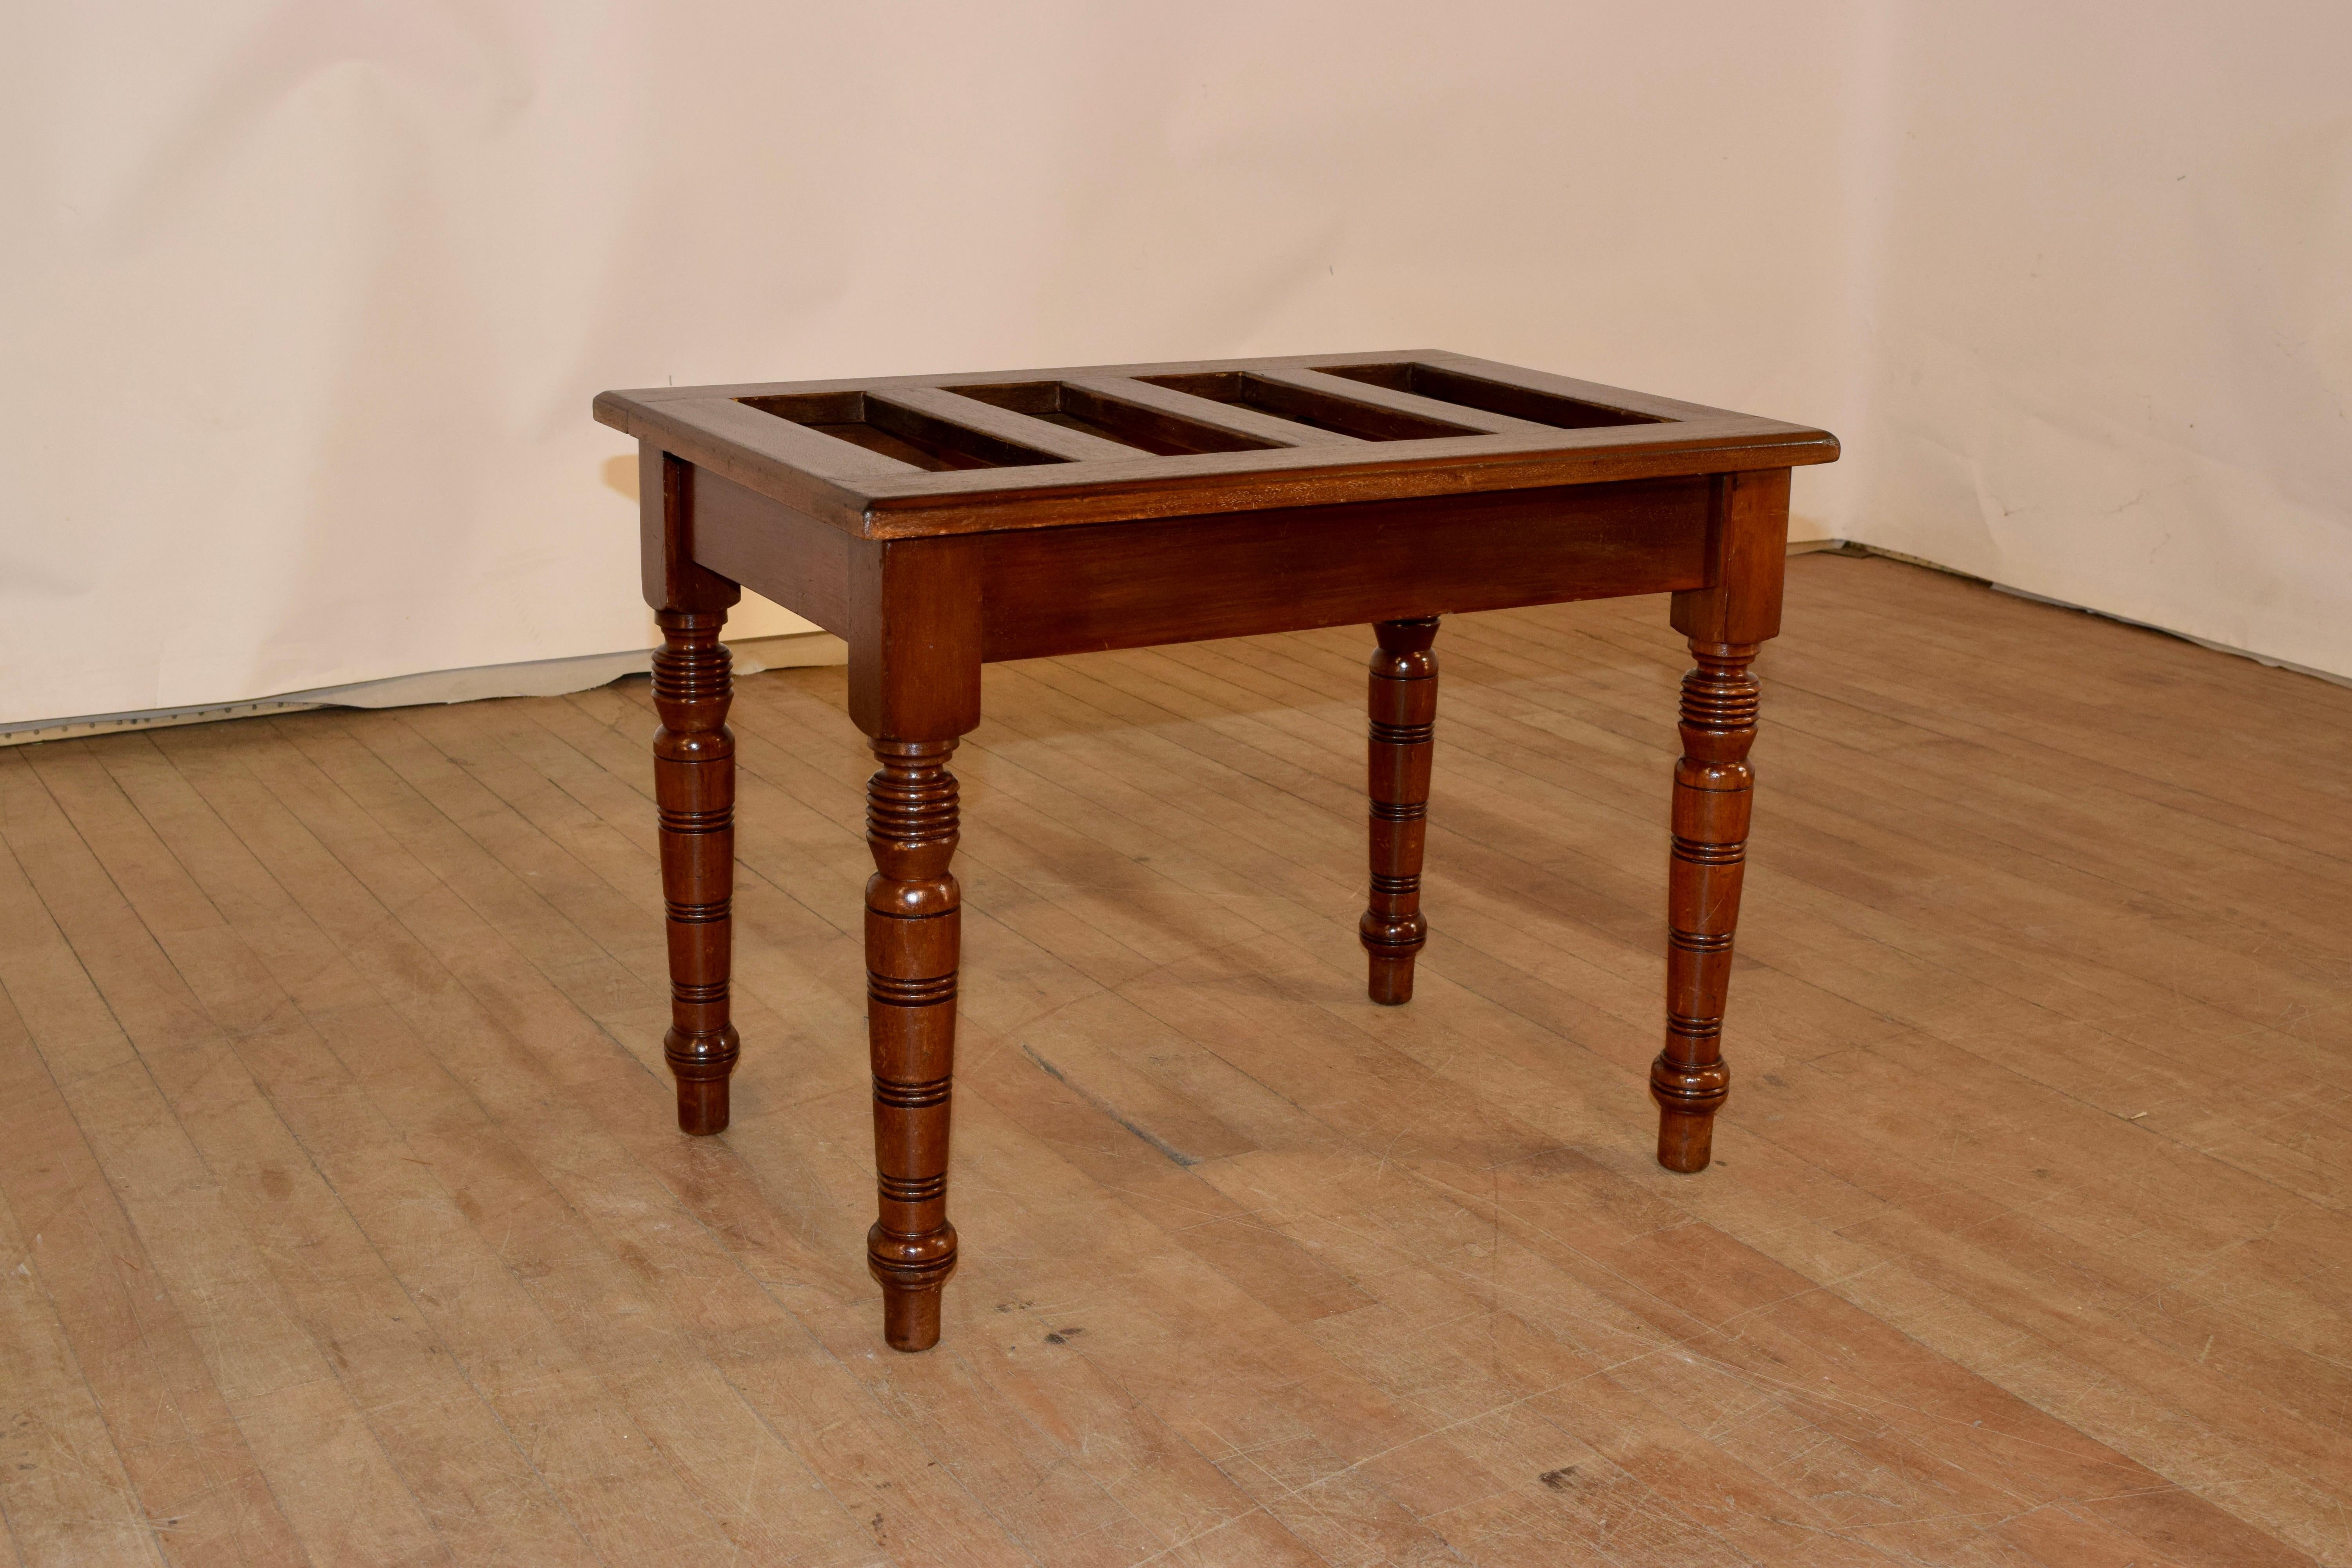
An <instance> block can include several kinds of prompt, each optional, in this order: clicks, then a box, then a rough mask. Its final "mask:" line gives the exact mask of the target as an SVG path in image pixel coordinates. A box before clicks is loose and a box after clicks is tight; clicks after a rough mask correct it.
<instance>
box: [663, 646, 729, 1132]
mask: <svg viewBox="0 0 2352 1568" xmlns="http://www.w3.org/2000/svg"><path fill="white" fill-rule="evenodd" d="M657 618H658V619H659V620H660V622H661V626H662V646H661V647H659V648H656V650H655V651H654V661H653V663H654V706H655V708H656V710H659V711H660V713H661V720H662V727H661V730H660V731H659V732H658V733H656V735H655V736H654V795H655V799H656V804H657V805H659V807H660V811H661V865H662V896H663V898H664V899H665V900H667V903H668V906H669V998H670V1027H669V1033H668V1034H667V1036H666V1037H664V1039H663V1041H662V1054H663V1055H664V1056H665V1057H666V1058H668V1061H669V1067H670V1071H671V1072H673V1073H675V1074H676V1075H677V1124H678V1127H679V1130H680V1131H686V1132H693V1133H711V1132H720V1131H725V1130H726V1127H727V1079H728V1075H730V1073H732V1072H733V1071H734V1070H735V1058H737V1057H738V1056H739V1055H740V1054H741V1050H742V1047H741V1043H740V1041H739V1040H738V1039H737V1038H736V1035H735V1028H734V1026H733V1025H731V1024H730V1023H729V1022H728V1019H727V1015H728V984H729V971H730V964H731V963H732V961H733V952H732V946H731V942H732V935H733V927H732V924H731V916H732V911H733V898H734V889H735V737H734V736H733V735H732V734H730V732H729V731H728V729H727V707H728V704H729V702H730V700H732V699H733V696H734V685H733V681H732V679H730V668H729V665H730V661H729V657H728V653H727V648H726V647H725V645H724V644H722V643H720V642H719V630H720V628H722V627H723V626H725V625H726V624H727V616H726V613H725V612H724V611H723V610H722V611H710V612H698V611H688V610H664V611H662V612H660V614H659V616H658V617H657Z"/></svg>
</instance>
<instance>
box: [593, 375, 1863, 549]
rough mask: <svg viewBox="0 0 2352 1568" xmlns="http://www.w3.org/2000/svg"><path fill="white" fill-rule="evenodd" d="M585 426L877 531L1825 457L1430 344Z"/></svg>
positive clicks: (670, 397) (684, 403)
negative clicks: (615, 432) (606, 428)
mask: <svg viewBox="0 0 2352 1568" xmlns="http://www.w3.org/2000/svg"><path fill="white" fill-rule="evenodd" d="M596 417H597V418H598V419H600V420H602V421H603V422H604V424H606V425H610V426H614V428H616V429H619V430H623V431H625V432H626V433H628V434H629V435H631V436H635V437H638V438H639V439H641V440H644V441H646V442H647V443H649V444H652V445H656V446H659V447H662V448H663V449H664V450H667V451H668V452H670V453H672V454H674V455H675V456H676V457H677V458H682V459H684V460H686V461H688V462H691V463H694V464H695V465H697V466H698V467H700V468H704V469H707V470H708V471H709V472H712V473H716V474H719V475H720V476H722V477H724V478H726V479H730V480H732V481H734V482H735V483H737V484H740V485H742V486H744V487H745V488H747V489H751V490H754V491H756V492H758V493H759V494H761V495H764V496H767V497H769V498H770V499H771V500H776V501H780V502H782V503H783V504H784V505H787V506H790V507H792V508H793V509H794V510H797V511H800V512H802V513H803V514H804V515H806V516H809V517H813V518H815V519H818V520H820V521H824V522H827V523H831V524H833V525H834V526H835V527H838V528H842V529H844V530H846V531H849V532H851V533H853V534H856V535H858V536H860V537H864V538H870V539H893V538H914V537H921V536H925V535H932V534H943V533H960V532H975V531H990V530H997V529H1009V528H1030V527H1040V526H1052V525H1056V524H1073V523H1086V522H1108V521H1123V520H1127V519H1133V518H1144V517H1166V516H1175V515H1183V514H1206V513H1215V512H1229V511H1244V510H1264V509H1272V508H1280V507H1296V506H1313V505H1321V504H1327V503H1333V502H1340V501H1361V500H1399V499H1404V498H1409V497H1425V496H1443V495H1452V494H1463V493H1468V492H1479V491H1492V490H1509V489H1534V488H1538V487H1542V486H1550V485H1565V484H1585V483H1592V482H1597V481H1604V480H1612V479H1643V478H1654V477H1662V476H1667V475H1686V474H1719V473H1730V472H1739V471H1745V470H1753V469H1759V468H1790V467H1794V466H1798V465H1802V464H1808V463H1821V462H1829V461H1832V460H1833V459H1834V458H1836V456H1837V442H1836V439H1835V438H1834V437H1832V436H1830V435H1829V434H1828V433H1827V432H1825V431H1822V430H1817V429H1813V428H1811V427H1810V426H1801V425H1790V424H1784V423H1782V422H1780V421H1779V420H1773V419H1762V418H1758V417H1755V416H1750V415H1745V414H1736V413H1732V412H1729V411H1727V410H1725V409H1720V408H1707V407H1704V406H1701V405H1697V404H1694V403H1684V402H1680V401H1677V400H1675V399H1673V398H1667V397H1659V396H1656V395H1652V394H1648V393H1641V392H1632V391H1628V390H1625V389H1623V388H1622V387H1613V386H1602V385H1600V384H1595V383H1592V382H1585V381H1578V380H1575V379H1573V378H1571V377H1568V376H1563V375H1553V374H1548V373H1546V372H1543V371H1537V370H1528V369H1523V368H1521V367H1519V366H1516V365H1509V364H1502V363H1496V362H1495V361H1492V360H1484V359H1477V358H1474V357H1472V356H1470V355H1468V354H1459V353H1445V352H1442V351H1437V350H1410V351H1391V352H1386V353H1353V354H1305V355H1292V356H1277V357H1273V358H1261V359H1236V360H1195V361H1182V362H1174V363H1161V364H1124V365H1096V366H1088V367H1084V368H1077V369H1052V370H1030V371H993V372H981V373H971V374H956V375H921V376H891V377H882V378H877V379H866V380H856V381H814V382H781V383H758V384H741V385H731V386H693V387H656V388H651V389H646V390H642V391H634V392H608V393H605V394H604V395H602V396H600V397H599V398H597V399H596Z"/></svg>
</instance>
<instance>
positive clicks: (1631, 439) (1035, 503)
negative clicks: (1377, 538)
mask: <svg viewBox="0 0 2352 1568" xmlns="http://www.w3.org/2000/svg"><path fill="white" fill-rule="evenodd" d="M1336 450H1339V448H1335V447H1290V448H1286V449H1276V450H1264V451H1255V452H1219V453H1213V454H1206V455H1200V456H1185V457H1175V458H1137V459H1135V460H1134V461H1132V462H1129V463H1124V464H1120V465H1118V466H1117V467H1116V468H1113V467H1112V466H1110V465H1108V464H1104V465H1093V464H1089V465H1088V466H1087V468H1086V469H1085V470H1083V471H1081V472H1078V473H1072V472H1071V471H1069V470H1068V469H1066V468H1055V466H1053V465H1040V466H1038V467H1035V468H968V469H965V470H962V471H961V472H958V473H942V474H923V475H919V476H912V475H910V476H908V477H906V478H904V479H875V480H871V481H868V482H866V487H865V500H866V510H865V513H864V514H863V516H862V518H861V519H860V521H859V522H858V524H857V526H858V527H859V529H860V530H861V531H863V532H864V533H865V534H866V537H868V538H875V539H897V538H919V537H922V536H924V535H929V534H940V533H969V532H982V531H989V530H992V529H1020V528H1057V527H1066V526H1068V525H1070V524H1073V523H1080V522H1115V521H1121V520H1124V519H1129V518H1144V517H1182V516H1192V515H1200V514H1205V513H1210V512H1223V511H1249V510H1264V509H1270V508H1275V507H1286V506H1324V505H1330V504H1335V503H1337V502H1340V501H1355V500H1398V499H1403V498H1409V497H1415V496H1430V495H1460V494H1465V493H1468V492H1472V491H1477V490H1503V489H1536V488H1538V487H1541V486H1546V485H1563V484H1600V483H1606V482H1608V481H1611V480H1616V479H1653V478H1668V477H1675V476H1680V475H1685V474H1708V473H1728V472H1737V471H1740V470H1745V469H1750V468H1788V467H1790V466H1791V465H1796V464H1807V463H1824V462H1830V461H1832V460H1834V459H1835V458H1836V456H1837V450H1838V447H1837V440H1836V437H1832V436H1830V435H1828V434H1827V433H1825V432H1822V431H1818V430H1813V431H1806V430H1795V431H1793V432H1792V429H1791V427H1790V426H1785V425H1780V424H1779V423H1777V422H1775V421H1772V420H1769V419H1746V418H1742V417H1739V416H1725V417H1722V418H1717V419H1709V420H1704V421H1701V420H1690V421H1685V422H1682V423H1678V424H1658V425H1638V426H1601V427H1596V428H1591V429H1584V430H1552V429H1546V430H1545V431H1544V434H1543V436H1542V437H1540V438H1538V437H1528V436H1522V435H1517V434H1513V435H1506V436H1457V437H1445V438H1443V439H1433V440H1423V441H1370V442H1365V443H1362V444H1361V446H1360V447H1350V448H1347V449H1346V450H1347V452H1348V461H1347V462H1346V463H1345V464H1335V463H1334V462H1333V461H1332V458H1331V454H1332V453H1333V452H1334V451H1336ZM1360 454H1362V455H1360Z"/></svg>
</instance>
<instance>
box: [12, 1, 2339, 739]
mask: <svg viewBox="0 0 2352 1568" xmlns="http://www.w3.org/2000/svg"><path fill="white" fill-rule="evenodd" d="M2068 9H2069V8H2067V7H2063V6H2056V7H2053V6H2050V5H2046V4H2045V5H2038V6H2029V5H2015V6H2011V7H2008V8H2002V7H2000V6H1996V5H1970V6H1967V7H1948V6H1935V5H1925V4H1922V5H1862V4H1851V5H1846V4H1830V3H1827V0H1790V4H1785V5H1777V6H1771V7H1756V6H1750V5H1734V4H1730V3H1728V0H1704V3H1695V4H1686V5H1681V6H1675V7H1660V6H1646V7H1636V6H1628V5H1622V3H1612V4H1607V5H1602V4H1591V5H1561V4H1559V3H1557V0H1516V3H1509V4H1504V3H1494V4H1486V5H1477V4H1469V5H1449V6H1444V7H1439V6H1433V5H1377V4H1361V3H1345V4H1343V3H1339V0H1333V3H1330V4H1305V3H1295V0H1255V3H1252V4H1248V5H1240V4H1225V5H1219V4H1199V3H1196V4H1193V5H1186V6H1182V7H1162V6H1150V7H1147V6H1139V5H1118V4H1111V3H1107V0H1097V3H1096V4H1091V5H1087V4H1075V3H1064V4H1045V3H1031V4H1018V3H1012V0H996V3H993V4H991V5H971V4H968V3H956V0H893V3H890V4H885V5H868V6H858V7H850V6H839V5H813V4H801V3H788V4H773V3H770V4H752V3H751V0H706V3H704V4H700V5H656V4H654V3H653V0H604V3H602V4H597V3H594V0H574V3H572V4H570V5H526V4H520V3H513V0H509V3H505V4H494V3H491V0H479V3H475V4H447V3H445V4H439V5H434V4H427V3H425V0H409V3H406V4H396V5H395V4H384V5H368V4H361V3H359V0H310V3H304V0H279V3H272V4H263V3H259V0H247V3H245V4H238V3H236V0H212V3H210V4H207V5H202V6H191V5H176V6H174V5H159V4H146V5H133V4H113V5H108V4H102V3H85V4H79V5H73V6H47V7H35V6H32V5H22V4H20V5H13V6H11V7H10V15H9V16H8V26H9V33H10V37H11V45H10V47H9V49H8V50H7V51H6V52H5V58H0V117H5V131H6V134H7V146H8V149H9V152H8V153H7V154H6V156H5V161H0V179H5V182H6V184H5V189H0V199H5V202H6V210H7V212H8V214H9V218H10V221H9V243H8V244H6V245H5V247H0V299H5V301H6V315H5V332H6V339H5V350H6V363H7V364H8V366H9V374H7V375H6V376H5V380H0V398H5V408H0V430H5V438H6V440H7V443H8V447H7V450H6V451H5V454H0V474H5V481H0V482H5V485H6V487H7V489H6V491H5V501H0V595H5V602H0V626H5V634H0V636H5V644H0V650H5V651H4V653H0V721H10V720H26V719H41V718H51V717H59V716H68V715H81V714H92V713H107V712H121V711H125V710H145V709H156V708H169V707H182V706H193V705H196V704H202V703H212V702H222V701H228V700H238V699H243V698H249V697H257V696H266V695H270V694H275V693H280V692H285V691H290V690H301V689H313V688H319V687H327V686H334V685H339V684H342V683H345V682H352V681H360V680H369V679H382V678H385V677H391V676H398V675H404V674H409V673H413V672H417V671H425V670H439V669H451V668H467V667H472V666H480V665H494V664H503V663H508V662H513V661H521V660H533V659H547V658H563V657H570V656H575V655H582V654H591V653H601V652H607V651H611V650H614V649H622V648H629V647H643V646H645V645H646V642H647V641H648V640H650V639H649V637H648V632H649V621H648V618H647V616H646V612H645V610H644V608H643V606H642V605H641V604H640V603H639V602H638V599H637V594H636V581H635V554H634V551H635V545H634V535H633V530H634V525H635V524H634V520H635V509H634V507H633V505H632V504H631V503H630V502H629V501H628V500H626V499H625V497H624V496H623V495H622V494H621V493H620V492H619V490H618V489H616V488H615V487H614V484H612V483H610V482H608V479H610V477H611V475H610V464H611V459H613V458H614V457H616V456H618V455H620V454H622V453H623V452H624V451H625V443H624V442H623V441H622V440H621V438H620V437H617V436H615V435H614V433H613V432H610V431H607V430H604V429H603V428H602V427H600V426H595V425H593V424H592V423H591V422H590V419H589V416H588V402H589V399H590V397H591V395H593V393H594V392H596V391H597V390H598V389H600V388H603V387H607V386H632V385H646V384H661V383H663V382H666V381H675V382H677V383H680V384H684V383H690V382H698V381H732V380H745V379H781V378H802V377H814V376H828V375H850V374H868V373H878V372H914V371H926V370H946V369H960V368H992V367H998V366H1003V367H1008V368H1009V367H1014V366H1019V365H1024V364H1053V363H1085V362H1090V361H1114V360H1140V359H1151V358H1160V357H1167V358H1177V357H1191V356H1195V355H1212V354H1239V353H1306V352H1312V351H1318V350H1331V349H1354V348H1362V347H1386V346H1409V345H1410V346H1419V345H1430V346H1442V347H1452V348H1459V349H1462V350H1465V351H1467V352H1470V353H1481V354H1487V355H1491V356H1493V357H1496V358H1500V359H1507V360H1516V361H1519V362H1522V363H1530V364H1535V365H1539V366H1543V367H1546V368H1549V369H1556V370H1559V371H1564V372H1567V373H1570V374H1577V375H1582V376H1588V377H1591V378H1593V379H1597V380H1601V381H1612V382H1620V383H1624V384H1634V385H1639V386H1642V387H1644V388H1647V389H1650V390H1654V391H1658V392H1664V393H1668V394H1672V395H1677V396H1683V397H1688V398H1692V399H1696V400H1698V401H1701V402H1706V403H1715V404H1720V405H1727V406H1732V407H1738V408H1743V409H1747V410H1749V411H1752V412H1756V413H1761V414H1767V415H1772V416H1780V417H1783V418H1789V419H1795V420H1804V421H1808V422H1812V423H1817V424H1821V425H1824V426H1828V427H1829V428H1831V429H1833V430H1836V431H1838V432H1839V433H1840V434H1841V435H1842V436H1843V437H1845V438H1846V441H1847V450H1848V454H1849V456H1848V460H1847V461H1846V462H1845V463H1843V464H1840V465H1839V466H1838V467H1836V468H1831V469H1826V470H1819V469H1817V470H1812V471H1810V472H1808V473H1806V474H1805V475H1803V476H1801V479H1800V482H1799V487H1798V500H1797V507H1798V510H1799V512H1800V514H1801V519H1800V532H1801V533H1811V534H1813V535H1816V536H1830V535H1835V536H1839V537H1846V538H1855V539H1861V540H1864V541H1868V542H1877V543H1883V544H1885V545H1887V546H1889V547H1891V548H1895V549H1899V550H1903V551H1906V552H1910V553H1913V554H1916V555H1920V556H1924V557H1927V558H1928V559H1930V560H1936V561H1940V562H1944V563H1949V564H1952V565H1955V566H1958V567H1961V568H1963V569H1965V570H1968V571H1971V572H1975V573H1978V574H1982V575H1986V576H1990V577H1992V578H1994V579H1996V580H1998V581H2000V582H2003V583H2006V584H2012V585H2015V586H2019V587H2022V588H2026V589H2030V590H2032V591H2036V592H2040V593H2043V594H2048V595H2053V596H2056V597H2060V598H2064V599H2067V600H2070V601H2074V602H2076V603H2081V604H2086V605H2094V606H2096V607H2099V608H2102V609H2106V610H2111V611H2114V612H2116V613H2118V614H2123V615H2126V616H2133V617H2135V618H2137V619H2142V620H2147V621H2151V622H2154V623H2157V624H2159V625H2163V626H2171V627H2175V628H2177V629H2179V630H2183V631H2188V632H2190V633H2193V634H2195V635H2198V636H2200V637H2208V638H2210V639H2212V640H2216V641H2219V642H2222V643H2226V644H2229V645H2231V646H2234V647H2245V648H2250V649H2254V650H2257V651H2260V652H2263V653H2265V654H2269V655H2271V656H2273V657H2276V658H2284V659H2287V660H2290V661H2293V662H2295V663H2299V664H2303V665H2306V666H2311V667H2314V668H2323V669H2327V670H2332V671H2336V672H2347V673H2352V571H2347V563H2352V549H2347V545H2352V499H2347V498H2352V438H2347V437H2352V431H2347V423H2346V410H2347V405H2352V333H2347V325H2352V317H2347V288H2346V284H2345V279H2347V277H2352V98H2347V89H2346V88H2345V86H2344V82H2343V78H2342V72H2341V70H2340V66H2341V63H2342V62H2343V61H2344V60H2345V59H2347V58H2352V7H2346V6H2344V5H2341V4H2340V0H2338V3H2330V4H2320V3H2313V4H2309V5H2284V4H2274V5H2267V6H2263V5H2254V6H2248V5H2240V6H2236V7H2231V8H2229V12H2228V17H2227V20H2226V21H2225V20H2222V19H2221V18H2220V16H2219V13H2218V10H2213V11H2212V15H2211V16H2210V17H2209V9H2211V8H2206V7H2200V6H2194V5H2186V4H2161V3H2159V4H2151V5H2140V6H2137V7H2134V8H2132V9H2131V10H2130V11H2129V12H2127V13H2126V12H2124V11H2122V10H2120V9H2118V8H2115V7H2090V6H2081V7H2074V8H2072V9H2073V12H2074V15H2073V16H2072V17H2071V19H2069V18H2068V17H2067V16H2063V15H2059V13H2063V12H2066V11H2067V10H2068ZM783 625H784V623H783V622H782V620H781V619H780V618H778V617H777V616H776V615H775V613H774V612H772V611H770V612H766V613H764V615H756V614H755V616H753V617H752V618H751V620H750V621H749V622H747V623H745V624H744V625H743V626H741V628H740V629H742V630H743V631H745V632H747V633H756V632H761V631H773V630H779V629H782V628H783Z"/></svg>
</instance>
